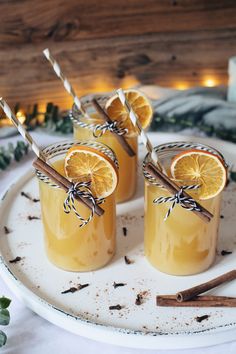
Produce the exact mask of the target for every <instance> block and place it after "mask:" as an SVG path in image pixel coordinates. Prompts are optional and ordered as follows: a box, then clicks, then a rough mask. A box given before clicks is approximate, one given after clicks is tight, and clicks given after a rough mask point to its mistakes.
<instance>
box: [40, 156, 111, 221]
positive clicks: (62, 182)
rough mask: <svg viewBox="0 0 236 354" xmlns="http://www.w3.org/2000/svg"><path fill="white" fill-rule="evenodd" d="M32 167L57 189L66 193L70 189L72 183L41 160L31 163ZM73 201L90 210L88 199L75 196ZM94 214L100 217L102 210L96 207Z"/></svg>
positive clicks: (90, 204)
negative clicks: (47, 178)
mask: <svg viewBox="0 0 236 354" xmlns="http://www.w3.org/2000/svg"><path fill="white" fill-rule="evenodd" d="M33 166H34V167H35V168H36V169H37V170H39V171H40V172H42V173H44V174H45V175H46V176H47V177H49V178H50V179H51V180H52V181H54V182H55V183H56V184H57V185H58V186H59V187H61V188H62V189H64V190H65V191H66V192H67V191H68V189H69V188H71V187H72V185H73V184H72V182H70V181H69V180H68V179H67V178H65V177H64V176H62V175H61V174H60V173H59V172H57V171H56V170H55V169H54V168H53V167H51V166H50V165H48V164H47V163H46V162H44V161H43V160H41V159H39V158H37V159H36V160H34V162H33ZM75 199H77V200H78V201H79V202H81V203H83V204H84V205H86V206H87V207H88V208H89V209H90V210H92V206H93V204H92V202H91V201H90V200H89V199H88V198H83V197H80V196H75ZM94 212H95V213H96V214H97V215H98V216H101V215H103V213H104V210H103V209H102V208H101V207H100V206H99V205H96V206H95V209H94Z"/></svg>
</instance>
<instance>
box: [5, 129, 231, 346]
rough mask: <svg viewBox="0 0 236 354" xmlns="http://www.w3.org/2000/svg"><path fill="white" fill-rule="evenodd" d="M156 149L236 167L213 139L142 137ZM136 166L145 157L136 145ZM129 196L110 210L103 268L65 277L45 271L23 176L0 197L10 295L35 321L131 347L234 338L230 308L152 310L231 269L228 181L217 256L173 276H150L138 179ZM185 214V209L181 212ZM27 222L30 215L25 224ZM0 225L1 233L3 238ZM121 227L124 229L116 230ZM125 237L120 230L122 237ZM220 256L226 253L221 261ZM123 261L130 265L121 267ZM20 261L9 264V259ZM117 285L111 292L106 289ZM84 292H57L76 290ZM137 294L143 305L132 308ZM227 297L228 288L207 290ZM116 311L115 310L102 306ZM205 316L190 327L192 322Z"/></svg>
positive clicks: (34, 208) (35, 209) (32, 183)
mask: <svg viewBox="0 0 236 354" xmlns="http://www.w3.org/2000/svg"><path fill="white" fill-rule="evenodd" d="M150 138H151V140H152V142H153V143H154V144H155V145H157V144H160V143H164V142H167V141H182V140H185V141H186V140H187V141H199V142H202V143H205V144H209V145H211V146H213V147H215V148H217V149H218V150H220V151H221V152H222V153H223V154H224V155H225V157H226V159H227V161H228V162H229V164H236V149H235V145H233V144H230V143H225V142H223V141H218V140H213V139H202V138H201V139H200V138H190V137H183V136H180V135H177V134H150ZM139 148H140V166H141V160H142V159H143V157H144V155H145V151H144V148H143V146H142V145H140V146H139ZM140 166H139V172H138V178H139V181H138V183H139V185H138V191H137V193H136V195H135V197H134V198H133V199H132V200H131V201H130V202H127V203H123V204H120V205H118V206H117V253H116V255H115V257H114V258H113V260H112V261H111V262H110V264H109V265H107V266H106V267H105V268H103V269H100V270H98V271H95V272H88V273H72V272H66V271H63V270H61V269H58V268H56V267H55V266H54V265H52V264H51V263H50V262H49V261H48V259H47V257H46V255H45V252H44V244H43V229H42V224H41V220H40V203H39V202H33V201H31V200H29V199H27V198H25V197H24V196H22V195H21V192H22V191H23V192H25V193H28V194H29V195H31V196H32V197H33V198H37V197H38V185H37V180H36V178H35V177H34V175H33V171H29V172H27V173H26V174H25V175H24V176H22V177H21V178H20V179H19V180H18V181H16V182H15V183H14V184H13V185H12V186H11V187H10V188H9V189H8V190H7V191H6V192H5V193H4V194H3V195H2V201H1V205H0V225H1V231H0V250H1V257H0V271H1V275H2V277H3V279H4V280H5V282H6V283H7V284H8V286H9V287H10V288H11V289H12V291H13V292H14V293H15V294H16V295H17V296H18V297H19V298H21V299H22V300H23V301H24V303H25V304H26V305H27V306H28V307H30V308H31V309H32V310H33V311H35V312H36V313H37V314H39V315H40V316H42V317H44V318H45V319H47V320H48V321H50V322H52V323H54V324H55V325H57V326H60V327H62V328H64V329H66V330H68V331H71V332H73V333H76V334H78V335H80V336H85V337H88V338H91V339H95V340H98V341H103V342H107V343H111V344H116V345H123V346H127V347H135V348H149V349H174V348H175V349H177V348H190V347H191V348H192V347H201V346H208V345H213V344H218V343H223V342H226V341H230V340H234V339H235V338H236V308H235V309H234V308H164V307H158V306H156V301H155V299H156V295H158V294H175V293H176V292H177V291H179V290H182V289H184V288H188V287H190V286H194V285H196V284H198V283H201V282H205V281H207V280H209V279H211V278H213V277H216V276H218V275H220V274H222V273H224V272H226V271H228V270H231V269H235V268H236V258H235V248H236V246H235V245H236V213H235V210H236V193H235V192H236V183H234V182H231V183H229V185H228V186H227V188H226V190H225V192H224V195H223V203H222V211H221V215H222V217H221V225H220V237H219V243H218V252H217V253H218V256H217V258H216V262H215V264H214V265H213V266H212V267H211V268H210V269H209V270H207V271H205V272H203V273H201V274H198V275H193V276H185V277H177V276H171V275H166V274H163V273H161V272H159V271H157V270H155V269H154V268H153V267H152V266H151V265H150V264H149V263H148V262H147V260H146V259H145V257H144V254H143V219H144V209H143V178H142V173H141V168H140ZM186 213H187V211H186ZM29 216H31V217H32V216H33V217H36V218H33V219H32V220H29ZM5 226H6V227H7V228H8V231H10V232H9V233H7V232H6V229H5ZM124 228H125V229H124ZM125 231H126V232H125ZM222 250H227V251H231V252H232V254H228V255H225V256H222V255H221V251H222ZM125 256H127V257H128V258H129V259H130V260H131V261H132V263H131V264H126V262H125V260H124V257H125ZM16 257H21V260H20V261H19V262H16V263H10V262H9V261H10V260H13V259H15V258H16ZM114 282H116V283H124V284H125V286H122V287H117V288H114V286H113V283H114ZM84 283H88V284H89V286H88V287H86V288H84V289H82V290H80V291H77V292H74V293H66V294H62V292H63V291H64V290H67V289H68V288H70V287H73V286H75V285H77V284H84ZM139 293H144V294H145V296H144V299H143V303H142V304H141V305H136V304H135V299H136V297H137V294H139ZM211 293H212V294H217V295H225V296H235V295H236V283H234V282H231V283H228V284H226V285H224V286H221V287H219V288H217V289H216V290H214V291H211ZM118 304H119V305H121V307H122V308H121V310H110V309H109V306H112V305H118ZM203 315H208V318H207V319H205V320H202V321H201V322H198V321H197V317H200V316H203Z"/></svg>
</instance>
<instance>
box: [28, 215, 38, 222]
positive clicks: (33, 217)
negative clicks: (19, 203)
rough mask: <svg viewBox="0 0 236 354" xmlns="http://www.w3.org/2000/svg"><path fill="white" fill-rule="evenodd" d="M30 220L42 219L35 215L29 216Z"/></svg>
mask: <svg viewBox="0 0 236 354" xmlns="http://www.w3.org/2000/svg"><path fill="white" fill-rule="evenodd" d="M27 219H28V220H30V221H31V220H40V218H39V217H38V216H34V215H28V217H27Z"/></svg>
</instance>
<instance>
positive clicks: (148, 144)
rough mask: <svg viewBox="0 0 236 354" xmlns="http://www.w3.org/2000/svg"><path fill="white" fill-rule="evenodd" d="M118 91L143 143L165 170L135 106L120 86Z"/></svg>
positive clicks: (153, 159) (155, 161)
mask: <svg viewBox="0 0 236 354" xmlns="http://www.w3.org/2000/svg"><path fill="white" fill-rule="evenodd" d="M116 92H117V95H118V97H119V99H120V101H121V103H122V105H123V106H124V107H125V109H126V111H127V113H128V114H129V118H130V120H131V122H132V123H133V125H134V127H135V128H136V129H137V130H138V133H139V135H140V138H141V140H142V143H143V144H144V146H145V147H146V149H147V151H148V152H149V153H150V156H151V159H152V161H153V162H154V163H155V165H156V166H157V167H158V168H159V169H160V170H161V171H163V167H162V166H161V165H160V163H159V158H158V155H157V153H156V151H155V150H154V148H153V146H152V143H151V141H150V140H149V138H148V136H147V133H146V132H145V131H144V130H143V128H142V126H141V124H140V122H139V119H138V117H137V116H136V114H135V112H134V110H133V108H132V107H131V105H130V104H129V102H128V100H127V99H126V97H125V93H124V91H123V90H122V89H121V88H120V89H118V90H117V91H116Z"/></svg>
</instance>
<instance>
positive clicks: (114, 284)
mask: <svg viewBox="0 0 236 354" xmlns="http://www.w3.org/2000/svg"><path fill="white" fill-rule="evenodd" d="M125 285H127V284H126V283H116V282H115V281H114V283H113V287H114V289H116V288H118V287H119V286H125Z"/></svg>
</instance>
